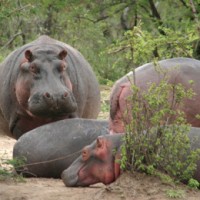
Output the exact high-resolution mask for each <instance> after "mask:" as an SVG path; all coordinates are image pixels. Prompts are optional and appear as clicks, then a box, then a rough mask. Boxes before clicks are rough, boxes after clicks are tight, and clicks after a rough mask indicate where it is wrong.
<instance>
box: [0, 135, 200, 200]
mask: <svg viewBox="0 0 200 200" xmlns="http://www.w3.org/2000/svg"><path fill="white" fill-rule="evenodd" d="M14 143H15V140H14V139H11V138H9V137H7V136H4V135H0V157H1V158H2V157H3V158H12V149H13V145H14ZM170 191H176V192H178V193H180V194H181V195H180V196H181V197H180V198H179V199H184V200H198V199H200V191H197V190H191V189H188V188H187V187H186V186H185V185H179V186H173V185H169V184H166V183H163V182H162V181H161V180H160V179H159V178H156V177H153V176H147V175H145V174H139V173H135V174H129V173H124V174H122V175H121V176H120V177H119V179H118V180H117V181H116V182H114V183H112V184H110V185H108V186H105V185H103V184H96V185H93V186H90V187H85V188H81V187H79V188H67V187H65V186H64V184H63V182H62V180H60V179H46V178H27V179H25V181H24V182H16V181H13V180H6V181H0V200H66V199H70V200H102V199H104V200H113V199H114V200H125V199H126V200H167V199H172V198H169V197H168V196H167V192H170Z"/></svg>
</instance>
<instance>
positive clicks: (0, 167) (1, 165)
mask: <svg viewBox="0 0 200 200" xmlns="http://www.w3.org/2000/svg"><path fill="white" fill-rule="evenodd" d="M3 157H4V156H2V157H1V158H0V180H6V179H14V180H17V181H23V180H24V179H23V177H22V176H21V175H18V174H16V173H15V171H14V168H17V167H19V166H21V165H23V164H24V163H25V162H24V161H25V159H24V158H15V159H8V158H3Z"/></svg>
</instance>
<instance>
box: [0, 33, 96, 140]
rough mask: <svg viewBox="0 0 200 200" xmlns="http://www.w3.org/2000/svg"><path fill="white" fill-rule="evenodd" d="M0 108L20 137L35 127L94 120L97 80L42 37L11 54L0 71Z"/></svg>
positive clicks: (76, 57)
mask: <svg viewBox="0 0 200 200" xmlns="http://www.w3.org/2000/svg"><path fill="white" fill-rule="evenodd" d="M0 80H1V81H0V88H1V90H0V108H1V112H2V115H3V117H4V119H5V121H6V123H7V124H8V126H9V130H10V132H11V134H9V133H7V134H8V135H10V136H12V137H14V138H19V137H20V136H21V135H22V134H23V133H25V132H27V131H30V130H32V129H34V128H36V127H38V126H41V125H43V124H47V123H50V122H53V121H57V120H61V119H66V118H74V117H81V118H96V117H97V115H98V113H99V110H100V91H99V85H98V82H97V79H96V77H95V75H94V73H93V71H92V69H91V67H90V65H89V63H88V62H87V61H86V60H85V59H84V58H83V56H82V55H81V54H80V53H79V52H78V51H77V50H75V49H74V48H72V47H71V46H69V45H67V44H65V43H62V42H60V41H57V40H54V39H52V38H50V37H48V36H41V37H39V38H38V39H37V40H35V41H33V42H31V43H29V44H26V45H24V46H22V47H21V48H19V49H17V50H15V51H14V52H12V53H11V54H10V55H9V56H8V57H7V58H6V59H5V61H4V62H3V63H1V68H0Z"/></svg>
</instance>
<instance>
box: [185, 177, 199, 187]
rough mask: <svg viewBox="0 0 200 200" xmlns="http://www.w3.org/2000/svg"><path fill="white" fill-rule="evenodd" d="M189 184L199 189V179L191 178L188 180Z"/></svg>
mask: <svg viewBox="0 0 200 200" xmlns="http://www.w3.org/2000/svg"><path fill="white" fill-rule="evenodd" d="M188 186H189V187H191V188H195V189H198V188H199V186H200V183H199V181H197V180H195V179H193V178H191V179H190V180H189V181H188Z"/></svg>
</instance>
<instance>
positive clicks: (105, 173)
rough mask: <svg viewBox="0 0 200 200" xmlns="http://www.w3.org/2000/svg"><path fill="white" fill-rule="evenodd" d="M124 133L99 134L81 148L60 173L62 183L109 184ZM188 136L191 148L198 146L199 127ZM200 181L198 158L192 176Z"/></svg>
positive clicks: (116, 174)
mask: <svg viewBox="0 0 200 200" xmlns="http://www.w3.org/2000/svg"><path fill="white" fill-rule="evenodd" d="M123 137H124V134H114V135H111V134H109V135H105V136H99V137H98V138H97V139H96V140H95V141H93V142H92V143H91V144H90V145H88V146H86V147H84V148H83V149H82V155H80V156H79V157H78V158H77V159H76V160H75V161H74V162H73V163H72V164H71V165H70V167H69V168H67V169H66V170H64V171H63V172H62V174H61V177H62V180H63V182H64V184H65V185H66V186H68V187H76V186H89V185H92V184H95V183H99V182H101V183H104V184H109V183H112V182H113V181H115V180H116V179H117V178H118V177H119V176H120V173H121V170H120V163H119V161H120V158H121V145H122V144H123V141H124V139H123ZM188 137H189V139H190V143H191V149H192V150H195V149H199V148H200V128H196V127H191V129H190V132H189V133H188ZM193 177H194V178H195V179H196V180H198V181H200V160H199V161H198V162H197V169H196V171H195V173H194V176H193Z"/></svg>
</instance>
